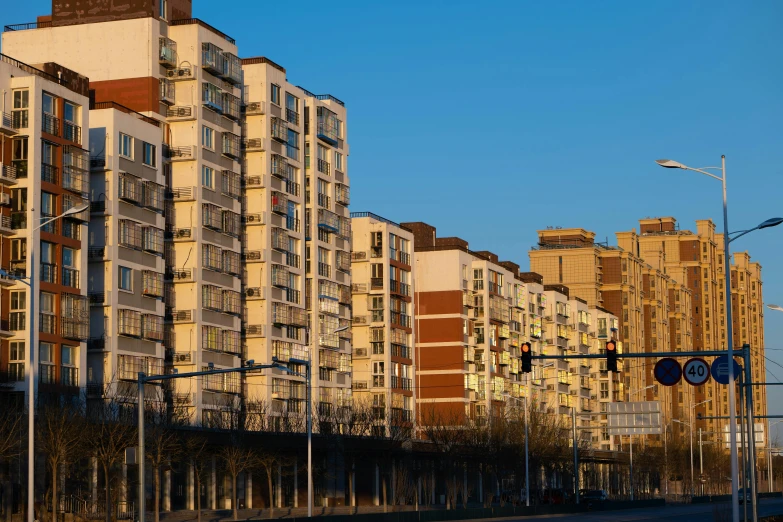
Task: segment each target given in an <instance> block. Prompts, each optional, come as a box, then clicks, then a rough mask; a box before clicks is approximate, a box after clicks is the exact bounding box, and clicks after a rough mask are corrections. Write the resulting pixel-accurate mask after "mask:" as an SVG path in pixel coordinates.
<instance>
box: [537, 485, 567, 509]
mask: <svg viewBox="0 0 783 522" xmlns="http://www.w3.org/2000/svg"><path fill="white" fill-rule="evenodd" d="M568 501H569V495H568V492H567V491H566V490H564V489H545V490H544V492H543V493H542V495H541V503H542V504H552V505H562V504H567V503H568Z"/></svg>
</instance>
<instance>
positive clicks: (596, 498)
mask: <svg viewBox="0 0 783 522" xmlns="http://www.w3.org/2000/svg"><path fill="white" fill-rule="evenodd" d="M579 493H580V495H581V496H582V500H584V501H585V502H588V503H597V504H603V503H604V502H606V501H607V500H609V494H608V493H607V492H606V491H604V490H603V489H583V490H582V491H580V492H579Z"/></svg>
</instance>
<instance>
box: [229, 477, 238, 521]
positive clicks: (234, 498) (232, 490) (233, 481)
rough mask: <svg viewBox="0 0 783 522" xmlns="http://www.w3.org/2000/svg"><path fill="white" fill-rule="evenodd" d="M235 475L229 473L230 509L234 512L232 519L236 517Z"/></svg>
mask: <svg viewBox="0 0 783 522" xmlns="http://www.w3.org/2000/svg"><path fill="white" fill-rule="evenodd" d="M238 496H239V495H237V475H236V473H232V474H231V510H232V511H233V512H234V520H236V519H237V497H238Z"/></svg>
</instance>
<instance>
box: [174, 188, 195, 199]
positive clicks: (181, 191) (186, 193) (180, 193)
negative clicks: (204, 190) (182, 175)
mask: <svg viewBox="0 0 783 522" xmlns="http://www.w3.org/2000/svg"><path fill="white" fill-rule="evenodd" d="M195 189H196V187H175V188H173V189H172V190H171V198H172V199H173V200H174V201H193V200H195V199H196V190H195Z"/></svg>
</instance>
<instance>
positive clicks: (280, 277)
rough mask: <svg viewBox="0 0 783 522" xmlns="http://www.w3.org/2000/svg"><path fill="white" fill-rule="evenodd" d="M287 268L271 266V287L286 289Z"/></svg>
mask: <svg viewBox="0 0 783 522" xmlns="http://www.w3.org/2000/svg"><path fill="white" fill-rule="evenodd" d="M289 275H290V273H289V271H288V268H286V267H284V266H282V265H272V286H276V287H279V288H288V277H289Z"/></svg>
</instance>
